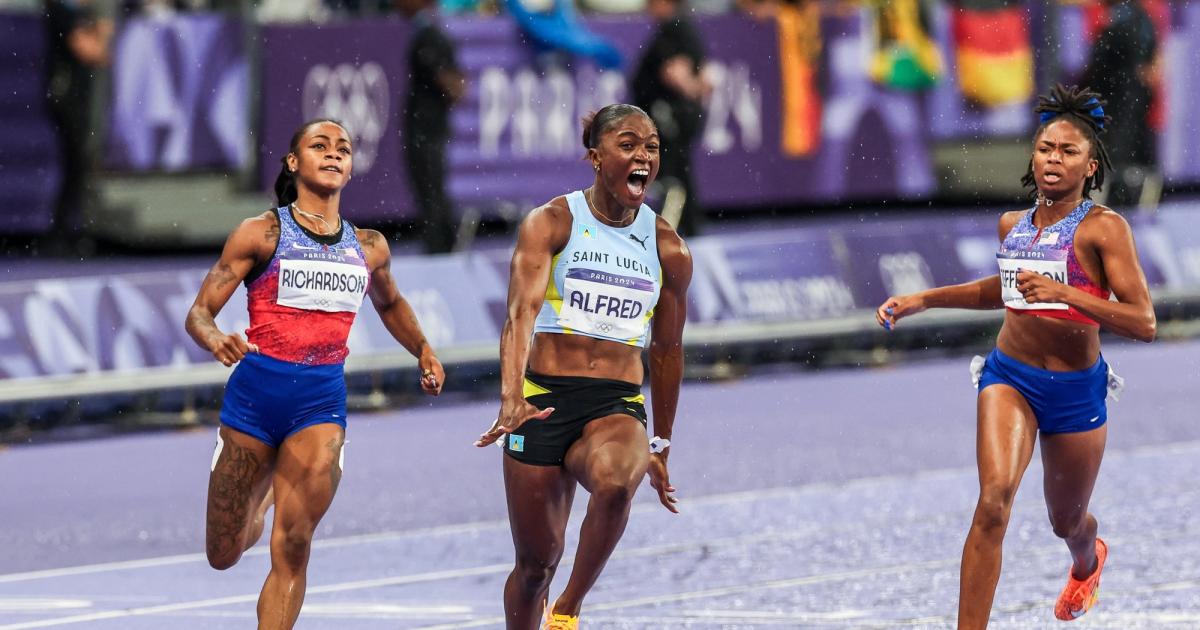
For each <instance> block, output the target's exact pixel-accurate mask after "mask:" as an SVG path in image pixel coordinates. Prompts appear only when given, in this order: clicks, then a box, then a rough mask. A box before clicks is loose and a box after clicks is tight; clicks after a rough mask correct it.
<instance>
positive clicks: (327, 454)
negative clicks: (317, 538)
mask: <svg viewBox="0 0 1200 630" xmlns="http://www.w3.org/2000/svg"><path fill="white" fill-rule="evenodd" d="M345 439H346V431H345V429H343V428H342V427H341V425H338V424H335V423H332V422H323V423H321V424H314V425H312V426H308V427H305V428H303V429H301V430H299V431H297V432H295V433H293V434H291V435H289V436H288V437H287V439H285V440H284V441H283V444H281V445H280V447H279V458H278V462H277V463H276V465H275V478H274V481H273V483H274V486H275V524H276V528H277V529H278V528H279V527H281V526H282V527H291V526H293V525H300V526H308V527H312V528H315V527H316V525H317V522H318V521H320V520H321V517H322V516H324V515H325V511H326V510H328V509H329V505H330V504H331V503H333V495H334V493H335V492H337V487H338V483H339V482H341V479H342V466H341V456H342V445H343V444H344V443H345Z"/></svg>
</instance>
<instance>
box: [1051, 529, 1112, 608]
mask: <svg viewBox="0 0 1200 630" xmlns="http://www.w3.org/2000/svg"><path fill="white" fill-rule="evenodd" d="M1106 559H1108V545H1107V544H1105V542H1104V541H1103V540H1100V537H1098V536H1097V537H1096V570H1095V571H1092V574H1091V575H1089V576H1087V577H1086V578H1084V579H1082V580H1078V579H1075V576H1074V575H1072V574H1071V571H1070V570H1067V586H1066V587H1065V588H1063V590H1062V593H1059V595H1058V602H1056V603H1055V604H1054V616H1055V617H1058V618H1059V619H1061V620H1063V621H1071V620H1073V619H1078V618H1080V617H1082V616H1083V613H1086V612H1087V611H1088V609H1090V608H1091V607H1092V606H1094V605H1095V604H1096V600H1097V599H1099V597H1100V572H1101V571H1103V570H1104V561H1105V560H1106Z"/></svg>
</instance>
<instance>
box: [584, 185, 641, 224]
mask: <svg viewBox="0 0 1200 630" xmlns="http://www.w3.org/2000/svg"><path fill="white" fill-rule="evenodd" d="M589 196H590V198H589ZM595 199H596V187H595V186H592V187H591V188H589V189H587V191H586V192H584V194H583V200H584V201H586V202H587V204H588V208H591V210H592V214H593V215H595V217H596V218H597V219H600V222H601V223H603V224H605V225H609V226H612V227H628V226H629V225H630V224H631V223H633V219H634V218H635V217H636V216H637V208H634V209H632V210H627V211H626V212H625V216H623V217H621V220H620V221H617V222H615V223H614V222H613V221H611V220H609V219H608V217H605V216H604V213H603V212H600V211H599V210H597V209H596V203H595Z"/></svg>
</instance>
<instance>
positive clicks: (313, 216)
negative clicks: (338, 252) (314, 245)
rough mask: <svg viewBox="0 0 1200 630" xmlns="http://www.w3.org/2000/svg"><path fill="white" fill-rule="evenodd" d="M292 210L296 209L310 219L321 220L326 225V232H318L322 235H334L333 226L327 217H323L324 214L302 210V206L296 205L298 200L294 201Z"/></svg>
mask: <svg viewBox="0 0 1200 630" xmlns="http://www.w3.org/2000/svg"><path fill="white" fill-rule="evenodd" d="M292 210H295V211H296V213H297V214H299V215H301V216H304V217H307V218H309V219H315V220H317V221H320V222H321V225H324V226H325V231H324V232H317V234H320V235H321V236H330V235H332V234H333V233H334V230H333V227H331V226H330V225H329V223H328V222H326V221H325V217H323V216H321V215H319V214H313V213H311V212H305V211H303V210H301V209H300V206H297V205H296V202H294V201H293V202H292Z"/></svg>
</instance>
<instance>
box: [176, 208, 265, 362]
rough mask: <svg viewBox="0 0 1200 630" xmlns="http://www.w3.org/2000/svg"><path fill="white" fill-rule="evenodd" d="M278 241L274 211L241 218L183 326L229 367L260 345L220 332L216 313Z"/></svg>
mask: <svg viewBox="0 0 1200 630" xmlns="http://www.w3.org/2000/svg"><path fill="white" fill-rule="evenodd" d="M278 241H279V220H278V219H277V218H276V216H275V214H274V213H273V212H265V213H263V214H261V215H259V216H257V217H254V218H252V219H246V220H245V221H242V223H241V225H239V226H238V227H237V228H236V229H234V230H233V232H232V233H230V234H229V238H228V239H226V240H225V248H224V249H223V250H222V251H221V257H220V258H219V259H218V260H217V264H215V265H213V268H212V269H210V270H209V272H208V275H207V276H205V278H204V282H203V283H202V284H201V285H200V292H199V293H197V294H196V301H195V302H193V303H192V308H190V309H188V314H187V321H185V322H184V325H183V327H184V328H185V329H186V330H187V332H188V334H189V335H191V336H192V339H194V340H195V341H196V343H197V344H198V345H199V346H200V347H201V348H204V349H205V350H208V351H209V352H211V353H212V354H213V356H214V357H216V359H217V360H218V361H220V362H221V363H224V364H225V365H226V366H230V365H233V364H234V363H237V362H238V361H241V360H242V357H244V356H246V353H247V352H250V351H256V352H257V351H258V348H255V347H253V346H251V345H250V344H247V343H246V340H244V339H242V336H241V335H240V334H238V333H236V332H235V333H233V334H228V335H227V334H225V333H223V332H221V329H219V328H217V322H216V316H217V313H220V312H221V309H222V308H224V307H225V303H226V302H228V301H229V296H231V295H233V292H234V290H236V289H237V286H238V284H239V283H240V282H241V281H242V280H244V279H245V278H246V274H248V273H250V270H251V269H253V268H254V265H255V264H256V263H257V262H258V261H260V260H265V259H266V258H268V257H270V255H271V252H273V251H275V243H277V242H278Z"/></svg>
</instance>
